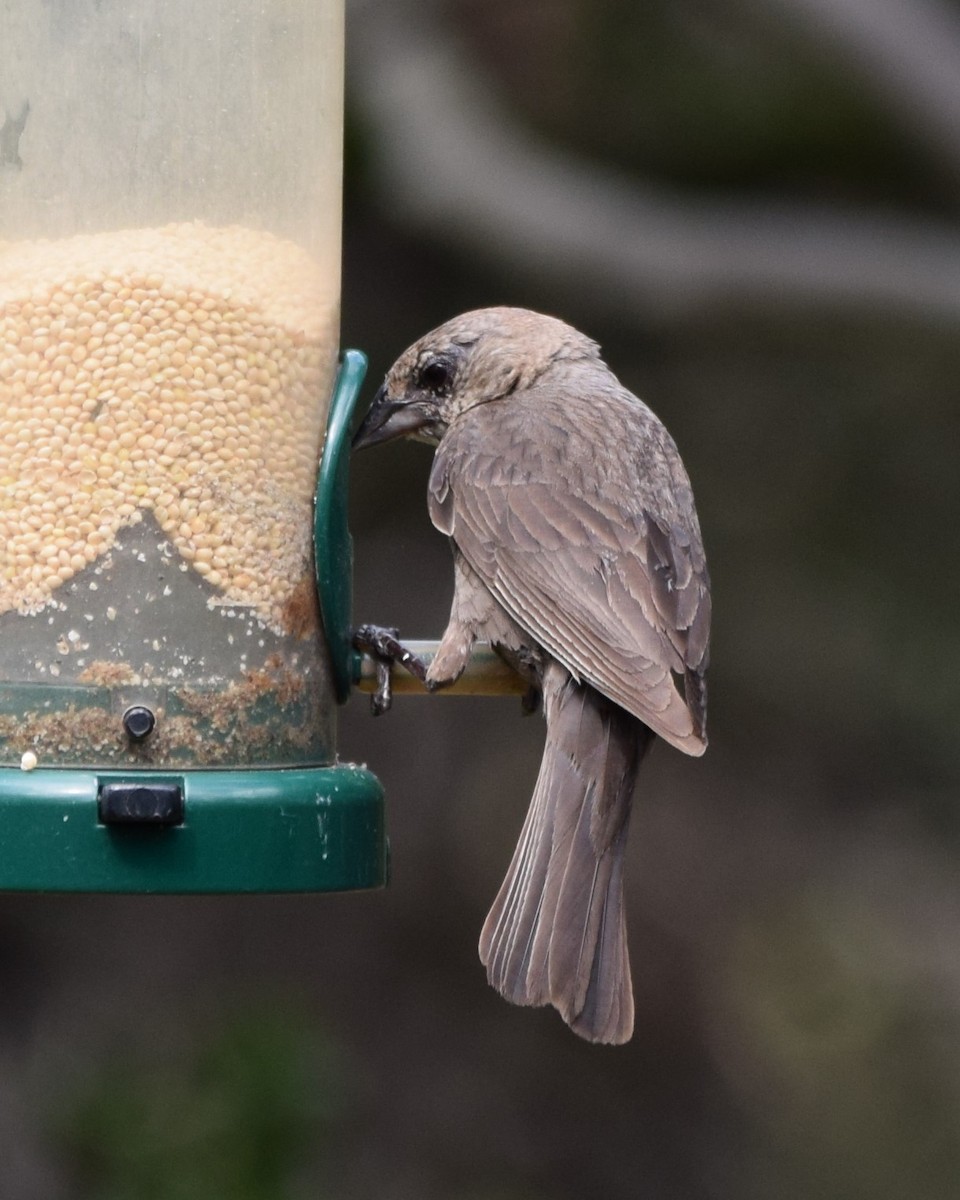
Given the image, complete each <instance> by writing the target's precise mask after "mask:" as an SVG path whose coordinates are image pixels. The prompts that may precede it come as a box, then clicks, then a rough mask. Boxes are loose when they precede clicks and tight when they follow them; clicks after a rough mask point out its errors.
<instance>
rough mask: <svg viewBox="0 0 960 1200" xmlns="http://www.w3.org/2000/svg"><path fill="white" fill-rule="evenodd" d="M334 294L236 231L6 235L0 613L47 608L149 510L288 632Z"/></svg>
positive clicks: (283, 256)
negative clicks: (52, 237) (23, 238)
mask: <svg viewBox="0 0 960 1200" xmlns="http://www.w3.org/2000/svg"><path fill="white" fill-rule="evenodd" d="M336 287H337V280H336V277H335V276H333V277H331V273H330V272H325V271H324V270H323V269H322V267H321V265H320V264H318V263H317V261H316V260H314V259H313V258H312V257H311V256H310V255H308V254H307V253H306V252H305V251H304V250H302V249H301V248H299V247H298V246H296V245H295V244H294V243H292V242H289V241H285V240H282V239H279V238H277V237H274V236H272V235H270V234H267V233H263V232H257V231H254V230H250V229H246V228H242V227H239V226H231V227H224V228H218V227H211V226H207V225H203V224H201V223H190V224H176V225H169V226H166V227H164V228H157V229H133V230H124V231H119V232H114V233H102V234H90V235H81V236H77V237H73V238H70V239H66V240H61V241H30V242H0V613H3V612H7V611H10V610H16V611H18V612H20V613H24V614H27V613H36V612H38V611H40V610H41V609H43V608H44V607H45V606H47V605H48V604H50V603H51V602H52V601H53V599H54V596H55V593H56V590H57V589H58V588H59V587H60V586H61V585H62V584H63V583H64V582H66V581H67V580H69V579H71V578H72V577H73V576H74V575H75V574H77V573H78V572H79V571H82V570H83V569H84V568H85V567H86V566H88V565H89V564H91V563H93V562H95V561H96V560H97V559H98V558H100V557H101V556H102V555H104V554H105V553H107V552H108V551H109V550H110V549H111V547H112V546H113V545H114V542H115V540H116V537H117V534H118V532H119V531H120V530H121V529H122V528H124V527H125V526H128V525H133V524H136V523H138V522H139V521H140V520H141V518H142V515H143V513H144V512H148V511H149V512H152V513H153V516H154V518H155V520H156V522H157V523H158V524H159V526H160V528H161V529H162V531H163V533H164V534H165V535H166V537H167V538H169V540H170V542H171V543H172V545H173V546H174V548H175V549H176V551H177V553H178V554H179V555H180V557H181V558H182V559H183V560H184V562H185V563H187V564H189V566H190V568H191V569H192V570H193V571H195V572H196V573H197V574H199V575H201V576H203V578H204V579H205V580H206V582H207V583H208V584H209V585H210V586H211V587H212V588H213V589H214V593H215V595H214V597H213V602H214V603H223V604H228V605H231V606H241V607H243V606H246V607H247V608H249V609H250V610H252V612H253V613H255V615H256V616H257V617H258V618H259V619H260V620H261V621H262V622H263V623H264V624H266V625H268V626H269V627H270V628H271V629H273V630H274V631H276V632H279V633H287V632H290V630H291V626H292V621H293V618H292V617H291V614H292V613H293V614H295V613H296V612H297V611H298V605H297V597H298V595H299V594H300V593H301V592H302V589H303V580H304V578H305V577H306V576H308V574H309V572H310V569H311V567H310V564H311V557H310V546H311V532H312V528H311V526H312V522H311V510H312V498H313V493H314V488H315V484H316V471H317V460H318V455H319V451H320V446H321V443H322V437H323V430H324V428H325V423H326V405H327V402H328V399H329V395H330V390H331V386H332V382H333V374H334V368H335V359H336V348H337V302H336ZM298 589H299V592H298Z"/></svg>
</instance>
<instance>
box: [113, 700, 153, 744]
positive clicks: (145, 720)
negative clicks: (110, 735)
mask: <svg viewBox="0 0 960 1200" xmlns="http://www.w3.org/2000/svg"><path fill="white" fill-rule="evenodd" d="M121 720H122V721H123V728H124V731H125V732H126V735H127V737H128V738H130V740H131V741H133V742H142V741H143V740H144V738H148V737H149V736H150V734H151V733H153V731H154V728H155V727H156V724H157V718H156V717H155V716H154V714H153V712H152V711H151V710H150V709H149V708H147V707H146V705H145V704H133V705H131V706H130V708H128V709H127V711H126V712H125V713H124V714H123V717H122V718H121Z"/></svg>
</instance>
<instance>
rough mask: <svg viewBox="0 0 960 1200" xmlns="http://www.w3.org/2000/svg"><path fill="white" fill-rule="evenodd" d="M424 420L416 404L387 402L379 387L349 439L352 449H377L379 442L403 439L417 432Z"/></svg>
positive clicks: (421, 410)
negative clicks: (357, 427)
mask: <svg viewBox="0 0 960 1200" xmlns="http://www.w3.org/2000/svg"><path fill="white" fill-rule="evenodd" d="M428 420H429V417H428V416H427V414H426V413H425V412H424V411H423V409H422V408H421V407H420V405H418V404H411V403H408V402H404V401H402V400H390V399H388V398H387V391H386V388H381V389H380V390H379V391H378V392H377V394H376V395H375V396H374V398H373V403H372V404H371V405H370V408H369V410H368V412H367V415H366V416H365V417H364V418H363V421H362V423H361V425H360V428H359V429H358V430H357V432H356V433H355V434H354V436H353V449H354V450H365V449H366V448H367V447H368V446H379V445H380V443H381V442H390V441H393V439H394V438H398V437H404V436H405V435H406V434H409V433H413V432H414V431H415V430H417V429H420V428H421V427H422V426H423V425H425V424H426V423H427V421H428Z"/></svg>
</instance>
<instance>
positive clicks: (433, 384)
mask: <svg viewBox="0 0 960 1200" xmlns="http://www.w3.org/2000/svg"><path fill="white" fill-rule="evenodd" d="M452 376H453V371H452V370H451V367H450V364H449V363H448V362H446V361H445V360H444V359H442V358H431V359H430V360H429V361H428V362H425V363H424V364H423V366H422V367H421V368H420V372H419V374H418V375H417V387H419V388H422V389H423V390H424V391H428V392H442V391H444V390H445V389H446V388H447V387H449V386H450V380H451V378H452Z"/></svg>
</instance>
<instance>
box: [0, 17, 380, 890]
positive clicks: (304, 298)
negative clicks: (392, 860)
mask: <svg viewBox="0 0 960 1200" xmlns="http://www.w3.org/2000/svg"><path fill="white" fill-rule="evenodd" d="M342 66H343V5H342V0H267V2H266V3H264V2H263V0H221V2H220V3H218V4H202V3H201V4H193V5H188V6H183V5H165V4H157V3H155V2H153V0H128V2H127V3H124V4H122V5H120V4H104V3H102V0H71V3H70V4H37V3H36V0H6V2H5V3H4V4H3V5H2V6H0V889H8V890H9V889H16V890H67V891H118V892H119V891H123V892H220V891H238V892H255V891H308V890H342V889H350V888H364V887H374V886H379V885H380V884H382V883H383V882H384V879H385V866H386V856H385V837H384V829H383V797H382V791H381V788H380V785H379V783H378V782H377V780H376V779H375V778H374V777H373V776H372V775H371V774H369V773H368V772H367V771H365V770H363V769H361V768H359V767H355V766H351V765H347V764H338V763H337V761H336V730H337V705H338V702H342V701H343V700H344V699H345V698H346V696H347V694H348V692H349V689H350V685H351V680H352V677H353V672H354V669H355V657H356V656H355V655H354V654H353V652H352V651H351V648H350V641H349V618H350V574H351V551H350V541H349V535H348V532H347V527H346V486H347V474H346V472H347V458H346V455H347V452H348V448H349V438H348V437H347V430H348V426H349V424H350V419H351V414H352V410H353V406H354V401H355V399H356V396H357V393H358V389H359V385H360V382H361V379H362V377H363V371H364V360H363V357H362V356H361V355H359V354H356V353H350V352H348V353H346V354H344V355H340V354H339V353H338V314H339V288H340V190H341V160H342V149H341V128H342V92H343V70H342Z"/></svg>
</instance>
